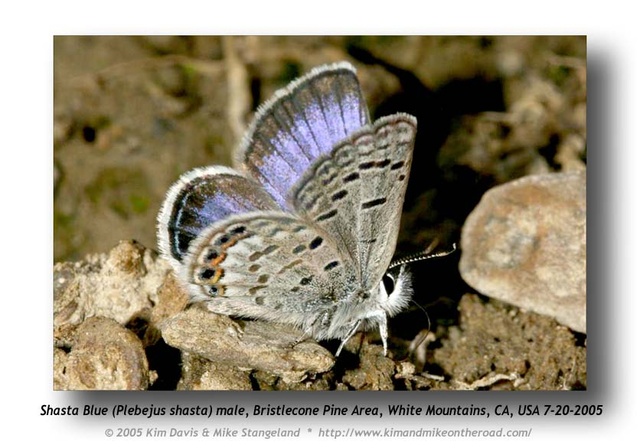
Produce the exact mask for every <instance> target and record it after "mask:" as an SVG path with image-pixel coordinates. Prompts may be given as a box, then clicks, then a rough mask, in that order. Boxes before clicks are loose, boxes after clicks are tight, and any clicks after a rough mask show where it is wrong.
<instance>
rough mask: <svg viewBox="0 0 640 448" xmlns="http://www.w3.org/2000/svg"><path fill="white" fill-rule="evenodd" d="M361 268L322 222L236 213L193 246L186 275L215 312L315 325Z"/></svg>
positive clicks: (199, 298) (193, 291) (190, 285)
mask: <svg viewBox="0 0 640 448" xmlns="http://www.w3.org/2000/svg"><path fill="white" fill-rule="evenodd" d="M354 275H355V273H354V270H353V266H351V265H349V262H348V260H345V258H344V255H343V254H341V253H340V250H339V249H338V247H337V246H336V244H335V243H334V241H333V240H332V238H331V236H329V235H327V234H326V233H325V232H324V231H323V230H322V229H321V228H318V227H316V226H315V225H313V223H307V222H304V221H302V220H300V219H299V218H297V217H296V216H294V215H290V214H288V213H283V212H255V213H248V214H242V215H237V216H233V217H230V218H228V219H226V220H224V221H222V222H219V223H217V224H215V225H213V226H211V227H210V228H208V229H207V230H206V231H205V232H203V233H202V234H201V235H200V236H199V237H198V238H197V239H196V240H195V241H194V242H193V243H192V245H191V248H190V250H189V255H188V256H187V257H186V260H185V263H184V265H183V267H182V268H181V269H180V272H179V276H180V278H181V279H182V280H183V281H184V282H185V284H187V285H188V288H189V291H190V293H191V297H192V300H194V301H207V302H208V307H209V309H211V310H212V311H214V312H217V313H222V314H228V315H235V316H240V317H252V318H262V319H266V320H273V321H278V322H287V323H291V324H294V325H297V326H303V327H305V328H309V327H311V325H312V324H313V323H314V322H315V320H316V319H317V318H318V316H319V315H320V314H322V312H323V311H325V310H328V309H331V308H332V307H334V306H335V305H336V303H337V301H339V300H341V299H344V297H345V295H346V294H347V292H346V290H348V289H349V288H351V287H353V285H354V281H353V280H354V279H353V278H349V277H350V276H351V277H353V276H354Z"/></svg>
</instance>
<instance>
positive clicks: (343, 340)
mask: <svg viewBox="0 0 640 448" xmlns="http://www.w3.org/2000/svg"><path fill="white" fill-rule="evenodd" d="M360 322H362V321H360V320H357V321H356V323H355V324H354V325H353V327H351V330H349V332H348V333H347V335H346V336H345V337H344V338H343V339H342V342H340V346H339V347H338V350H337V351H336V358H337V357H338V356H340V352H341V351H342V348H343V347H344V344H346V343H347V341H348V340H349V339H351V336H353V335H354V334H355V333H356V331H358V327H359V326H360Z"/></svg>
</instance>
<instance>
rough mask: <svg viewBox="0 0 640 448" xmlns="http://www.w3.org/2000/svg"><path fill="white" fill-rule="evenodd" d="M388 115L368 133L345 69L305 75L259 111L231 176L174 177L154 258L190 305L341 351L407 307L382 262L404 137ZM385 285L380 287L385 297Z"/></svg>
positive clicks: (392, 235) (406, 143)
mask: <svg viewBox="0 0 640 448" xmlns="http://www.w3.org/2000/svg"><path fill="white" fill-rule="evenodd" d="M416 126H417V123H416V119H415V118H414V117H412V116H410V115H407V114H405V113H397V114H395V115H389V116H385V117H382V118H380V119H378V120H376V121H375V122H373V123H372V122H371V120H370V118H369V113H368V110H367V106H366V104H365V100H364V97H363V94H362V91H361V88H360V84H359V82H358V79H357V77H356V73H355V69H354V68H353V66H351V65H350V64H348V63H346V62H340V63H335V64H331V65H326V66H322V67H318V68H316V69H313V70H312V71H311V72H310V73H308V74H307V75H305V76H303V77H301V78H299V79H296V80H294V81H292V82H291V83H290V84H289V85H288V86H286V87H285V88H283V89H281V90H278V91H277V92H276V93H275V94H274V95H273V97H272V98H271V99H270V100H269V101H267V102H266V103H265V104H263V105H262V106H261V107H260V108H259V109H258V111H257V113H256V115H255V118H254V120H253V122H252V124H251V125H250V127H249V130H248V132H247V134H246V136H245V138H244V141H243V142H242V144H241V145H240V147H239V149H238V151H237V153H236V154H235V168H234V169H232V168H228V167H224V166H210V167H205V168H198V169H194V170H192V171H189V172H187V173H185V174H184V175H183V176H182V177H181V178H180V179H179V180H178V181H177V182H176V183H175V184H174V185H173V186H172V187H171V188H170V189H169V191H168V193H167V197H166V199H165V201H164V204H163V206H162V208H161V210H160V213H159V216H158V240H159V248H160V251H161V254H162V255H163V256H164V257H165V258H166V259H167V260H168V261H169V262H170V264H171V266H172V267H173V269H174V270H175V272H176V274H177V276H178V278H179V279H180V280H181V282H182V283H183V284H184V285H185V286H186V288H187V289H188V291H189V294H190V296H191V299H192V301H205V302H206V303H207V307H208V308H209V309H210V310H211V311H213V312H215V313H221V314H225V315H232V316H238V317H248V318H257V319H264V320H268V321H274V322H280V323H286V324H291V325H294V326H296V327H298V328H301V329H302V330H303V331H304V333H305V336H310V337H313V338H315V339H317V340H324V339H340V340H341V341H342V342H341V344H340V347H339V348H338V351H337V353H336V355H338V354H339V353H340V351H341V350H342V348H343V346H344V344H345V342H346V341H347V340H348V339H349V338H350V337H351V336H352V335H353V334H354V333H355V332H356V331H358V330H359V329H364V330H367V329H372V328H377V329H378V330H379V332H380V336H381V338H382V342H383V345H384V350H385V353H386V350H387V318H388V317H389V316H393V315H394V314H396V313H398V312H399V311H401V310H402V309H404V308H405V307H406V306H407V304H408V301H409V300H410V294H411V287H410V277H409V274H408V272H407V271H406V270H405V269H404V266H402V267H401V268H400V270H399V274H398V275H397V276H396V277H394V278H391V277H390V278H391V279H392V280H393V281H392V282H391V283H392V285H390V284H389V282H386V281H383V279H384V277H385V275H386V273H387V269H388V268H389V265H390V263H391V260H392V258H393V254H394V251H395V245H396V240H397V238H398V231H399V228H400V216H401V212H402V205H403V202H404V195H405V191H406V188H407V182H408V178H409V171H410V168H411V160H412V154H413V146H414V141H415V135H416ZM390 286H391V287H390Z"/></svg>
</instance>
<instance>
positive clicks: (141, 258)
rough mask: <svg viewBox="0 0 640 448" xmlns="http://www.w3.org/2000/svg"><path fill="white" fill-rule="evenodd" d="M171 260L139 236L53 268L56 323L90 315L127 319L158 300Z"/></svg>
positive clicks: (122, 322) (125, 321) (120, 321)
mask: <svg viewBox="0 0 640 448" xmlns="http://www.w3.org/2000/svg"><path fill="white" fill-rule="evenodd" d="M169 269H170V268H169V266H168V265H167V264H166V263H165V262H164V261H163V260H161V259H159V258H157V257H156V255H155V254H154V253H153V252H152V251H150V250H148V249H146V248H145V247H143V246H142V245H140V244H138V243H136V242H135V241H121V242H120V243H119V244H118V245H117V246H116V247H114V248H113V249H112V250H111V251H110V252H109V254H107V255H104V254H101V255H97V256H96V255H93V256H88V257H87V258H86V259H85V260H84V261H81V262H74V263H72V262H64V263H57V264H56V265H55V266H54V268H53V279H54V296H53V300H54V303H53V314H54V324H55V325H56V326H60V325H66V324H72V325H77V324H79V323H81V322H82V321H84V320H85V319H86V318H88V317H91V316H103V317H108V318H111V319H113V320H115V321H116V322H119V323H120V324H122V325H125V324H127V323H128V322H129V321H131V320H132V319H133V318H134V317H136V316H138V315H141V314H145V313H147V312H149V311H150V310H151V308H152V307H153V306H154V304H156V303H158V290H159V289H160V286H161V285H162V284H163V282H164V281H165V277H166V274H167V272H168V270H169Z"/></svg>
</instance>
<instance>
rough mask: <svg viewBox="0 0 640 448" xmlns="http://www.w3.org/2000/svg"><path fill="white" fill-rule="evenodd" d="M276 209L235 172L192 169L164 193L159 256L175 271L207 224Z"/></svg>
mask: <svg viewBox="0 0 640 448" xmlns="http://www.w3.org/2000/svg"><path fill="white" fill-rule="evenodd" d="M278 208H279V207H278V205H277V204H276V203H275V201H274V200H273V198H271V196H269V195H268V194H267V193H266V192H265V191H264V189H262V187H260V185H259V184H258V183H256V182H255V181H254V180H252V179H249V178H247V177H245V176H243V175H242V174H240V173H239V172H237V171H235V170H232V169H230V168H227V167H222V166H213V167H207V168H196V169H194V170H192V171H189V172H187V173H185V174H184V175H182V176H181V177H180V179H179V180H178V181H177V182H176V183H175V184H174V185H173V186H172V187H171V188H170V189H169V192H168V193H167V197H166V199H165V201H164V203H163V205H162V208H161V210H160V213H159V215H158V242H159V246H160V252H161V253H162V254H163V255H164V257H165V258H167V259H168V260H169V261H170V262H171V264H172V265H173V266H174V268H176V269H177V268H178V267H179V266H180V264H181V263H182V261H183V259H184V257H185V255H186V254H187V251H188V249H189V244H190V243H191V241H193V240H194V239H195V238H196V237H197V236H198V235H200V234H201V233H202V232H203V231H204V230H205V229H206V228H208V227H209V226H210V225H211V224H213V223H215V222H218V221H221V220H223V219H225V218H227V217H229V216H232V215H235V214H238V213H246V212H250V211H256V210H277V209H278Z"/></svg>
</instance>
